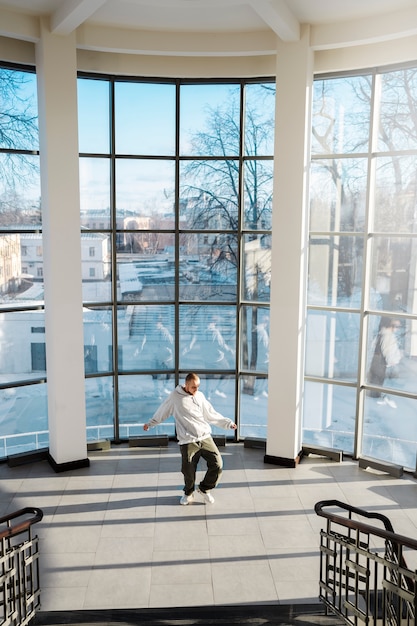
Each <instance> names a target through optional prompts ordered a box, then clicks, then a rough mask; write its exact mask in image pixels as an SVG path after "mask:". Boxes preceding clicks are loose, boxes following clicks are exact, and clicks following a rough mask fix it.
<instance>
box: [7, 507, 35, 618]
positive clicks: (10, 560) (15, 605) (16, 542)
mask: <svg viewBox="0 0 417 626" xmlns="http://www.w3.org/2000/svg"><path fill="white" fill-rule="evenodd" d="M42 518H43V512H42V511H41V509H38V508H35V507H25V508H23V509H20V510H18V511H15V512H14V513H9V514H8V515H4V516H3V517H0V527H1V525H2V524H3V525H4V524H5V525H6V528H4V529H3V530H0V626H3V625H4V626H26V625H29V623H30V621H31V620H32V619H33V617H34V615H35V612H36V610H37V609H38V608H39V607H40V584H39V550H38V543H39V542H38V537H34V536H33V535H32V526H33V525H34V524H36V523H37V522H40V521H41V519H42ZM16 521H17V523H15V522H16Z"/></svg>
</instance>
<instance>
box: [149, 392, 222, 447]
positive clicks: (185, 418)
mask: <svg viewBox="0 0 417 626" xmlns="http://www.w3.org/2000/svg"><path fill="white" fill-rule="evenodd" d="M170 415H173V416H174V418H175V423H176V427H177V437H178V443H179V444H180V445H183V444H185V443H192V442H193V441H202V440H203V439H207V437H210V435H211V428H210V424H214V425H215V426H219V427H220V428H224V429H226V430H227V429H228V428H232V426H233V424H234V422H232V420H231V419H229V418H228V417H224V416H223V415H221V414H220V413H218V412H217V411H216V410H215V409H214V408H213V406H212V405H211V404H210V402H209V401H208V400H207V399H206V397H205V395H204V394H203V393H202V392H201V391H197V392H196V393H195V395H194V396H193V395H191V394H189V393H188V392H187V391H185V389H184V388H183V387H182V386H181V385H177V387H176V388H175V389H174V391H171V393H170V394H169V396H168V397H167V399H166V400H165V401H164V402H163V403H162V404H161V406H160V407H159V408H158V409H157V410H156V411H155V413H154V415H153V417H151V419H150V420H149V422H148V423H149V426H150V427H152V426H156V425H157V424H160V423H161V422H163V421H164V420H166V419H168V417H169V416H170Z"/></svg>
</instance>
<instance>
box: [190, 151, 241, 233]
mask: <svg viewBox="0 0 417 626" xmlns="http://www.w3.org/2000/svg"><path fill="white" fill-rule="evenodd" d="M238 174H239V163H238V161H187V162H185V163H181V174H180V197H181V203H180V220H181V228H187V229H198V230H202V229H210V230H213V229H222V230H237V226H238V194H239V183H238Z"/></svg>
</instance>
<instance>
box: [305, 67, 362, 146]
mask: <svg viewBox="0 0 417 626" xmlns="http://www.w3.org/2000/svg"><path fill="white" fill-rule="evenodd" d="M371 94H372V77H371V76H369V75H365V76H347V77H340V78H339V77H338V78H329V79H325V80H320V79H318V80H316V81H315V82H314V87H313V130H312V152H313V154H341V153H348V154H349V153H357V152H365V153H366V152H368V145H369V136H370V115H371Z"/></svg>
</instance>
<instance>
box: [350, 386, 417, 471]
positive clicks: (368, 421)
mask: <svg viewBox="0 0 417 626" xmlns="http://www.w3.org/2000/svg"><path fill="white" fill-rule="evenodd" d="M390 398H391V400H394V399H395V405H396V406H397V408H395V407H394V408H392V406H389V405H388V404H378V403H377V402H376V401H375V398H370V397H368V398H366V400H365V409H364V427H363V435H362V454H363V455H365V456H368V457H372V458H374V459H380V460H382V461H387V462H389V463H395V464H398V465H402V466H403V467H405V468H406V469H410V470H413V471H415V468H416V449H417V420H416V415H417V400H416V399H414V398H402V397H400V396H395V398H394V396H390Z"/></svg>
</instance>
